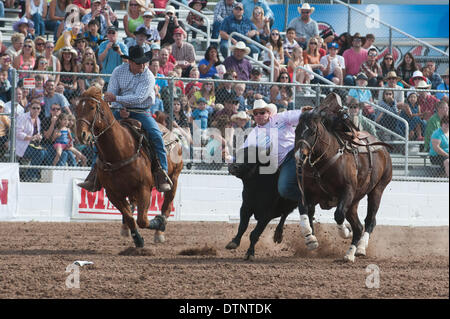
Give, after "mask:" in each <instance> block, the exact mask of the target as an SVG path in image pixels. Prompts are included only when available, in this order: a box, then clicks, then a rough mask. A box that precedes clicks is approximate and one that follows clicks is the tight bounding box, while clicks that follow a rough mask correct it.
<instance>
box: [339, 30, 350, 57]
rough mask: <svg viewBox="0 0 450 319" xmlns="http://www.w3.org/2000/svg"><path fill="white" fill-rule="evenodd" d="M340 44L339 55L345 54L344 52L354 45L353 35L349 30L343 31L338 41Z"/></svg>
mask: <svg viewBox="0 0 450 319" xmlns="http://www.w3.org/2000/svg"><path fill="white" fill-rule="evenodd" d="M336 42H337V43H338V44H339V51H338V54H339V55H344V52H345V51H346V50H348V49H350V48H351V47H352V36H351V35H350V33H348V32H344V33H342V34H341V35H340V36H339V37H338V38H337V41H336Z"/></svg>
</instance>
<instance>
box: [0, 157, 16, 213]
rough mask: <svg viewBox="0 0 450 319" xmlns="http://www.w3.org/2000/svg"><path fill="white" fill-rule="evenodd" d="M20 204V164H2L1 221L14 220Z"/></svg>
mask: <svg viewBox="0 0 450 319" xmlns="http://www.w3.org/2000/svg"><path fill="white" fill-rule="evenodd" d="M18 202H19V164H18V163H2V164H0V220H7V219H12V218H14V217H15V216H16V213H17V203H18Z"/></svg>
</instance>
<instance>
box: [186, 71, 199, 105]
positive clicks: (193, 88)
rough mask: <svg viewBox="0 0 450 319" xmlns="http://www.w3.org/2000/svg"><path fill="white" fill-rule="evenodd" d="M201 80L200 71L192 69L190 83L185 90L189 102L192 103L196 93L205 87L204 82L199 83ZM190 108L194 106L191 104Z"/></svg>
mask: <svg viewBox="0 0 450 319" xmlns="http://www.w3.org/2000/svg"><path fill="white" fill-rule="evenodd" d="M199 78H200V71H199V70H198V68H197V67H193V68H192V69H191V72H190V73H189V80H190V82H189V83H188V84H186V88H185V92H186V96H187V98H188V101H191V97H192V96H193V95H194V93H195V92H197V91H199V90H200V89H201V88H202V86H203V84H202V82H199V81H197V80H198V79H199ZM189 106H192V104H190V103H189Z"/></svg>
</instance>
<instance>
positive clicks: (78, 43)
mask: <svg viewBox="0 0 450 319" xmlns="http://www.w3.org/2000/svg"><path fill="white" fill-rule="evenodd" d="M87 47H88V38H87V37H85V36H84V34H83V33H78V35H77V38H76V39H75V44H74V49H75V50H76V51H77V57H76V59H75V61H76V63H77V65H80V64H81V61H82V60H83V55H84V51H85V50H86V48H87Z"/></svg>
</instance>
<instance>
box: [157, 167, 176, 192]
mask: <svg viewBox="0 0 450 319" xmlns="http://www.w3.org/2000/svg"><path fill="white" fill-rule="evenodd" d="M154 174H155V183H156V189H157V190H158V192H160V193H164V192H168V191H170V190H171V189H172V186H173V183H172V181H171V180H170V178H169V176H168V175H167V173H166V171H165V170H163V169H162V168H161V166H158V167H157V168H156V169H155V172H154Z"/></svg>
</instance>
